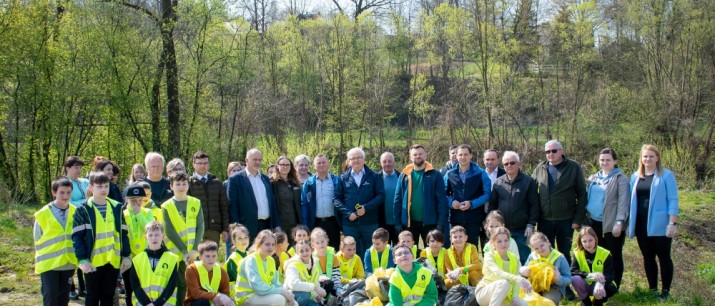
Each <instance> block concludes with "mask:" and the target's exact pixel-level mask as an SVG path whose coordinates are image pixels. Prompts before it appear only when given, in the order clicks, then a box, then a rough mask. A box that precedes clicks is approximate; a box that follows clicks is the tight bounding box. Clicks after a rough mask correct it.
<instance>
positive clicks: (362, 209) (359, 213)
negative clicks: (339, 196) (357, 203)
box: [356, 207, 365, 217]
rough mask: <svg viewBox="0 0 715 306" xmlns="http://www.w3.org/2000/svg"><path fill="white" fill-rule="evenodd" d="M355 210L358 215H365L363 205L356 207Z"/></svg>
mask: <svg viewBox="0 0 715 306" xmlns="http://www.w3.org/2000/svg"><path fill="white" fill-rule="evenodd" d="M356 212H357V215H358V216H359V217H362V216H364V215H365V207H360V209H358V210H357V211H356Z"/></svg>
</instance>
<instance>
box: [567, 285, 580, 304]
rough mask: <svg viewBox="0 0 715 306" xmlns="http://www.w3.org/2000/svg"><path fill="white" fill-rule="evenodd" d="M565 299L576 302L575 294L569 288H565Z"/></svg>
mask: <svg viewBox="0 0 715 306" xmlns="http://www.w3.org/2000/svg"><path fill="white" fill-rule="evenodd" d="M566 299H567V300H569V301H571V302H574V301H576V300H577V298H576V294H575V293H574V292H573V289H571V286H567V287H566Z"/></svg>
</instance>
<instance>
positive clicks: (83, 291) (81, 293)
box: [79, 290, 87, 297]
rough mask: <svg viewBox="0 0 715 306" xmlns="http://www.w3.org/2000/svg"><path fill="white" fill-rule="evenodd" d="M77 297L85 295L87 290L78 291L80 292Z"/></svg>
mask: <svg viewBox="0 0 715 306" xmlns="http://www.w3.org/2000/svg"><path fill="white" fill-rule="evenodd" d="M79 297H87V291H86V290H82V291H80V292H79Z"/></svg>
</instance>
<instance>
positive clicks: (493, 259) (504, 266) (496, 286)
mask: <svg viewBox="0 0 715 306" xmlns="http://www.w3.org/2000/svg"><path fill="white" fill-rule="evenodd" d="M488 234H489V236H490V239H489V243H490V244H491V246H492V247H491V250H490V251H485V253H484V270H483V271H484V278H482V280H481V281H479V284H477V288H476V290H475V294H474V295H475V297H476V299H477V302H478V303H479V305H505V304H506V305H514V306H517V305H520V306H526V305H527V304H526V301H524V300H522V299H520V298H519V287H521V288H523V289H524V293H529V292H531V283H529V281H528V280H527V279H525V278H523V277H521V276H520V275H519V268H520V267H521V262H520V261H519V258H518V257H517V255H516V253H513V252H512V251H510V250H509V245H510V239H511V233H509V230H508V229H507V228H506V227H496V228H492V229H491V230H490V231H489V233H488Z"/></svg>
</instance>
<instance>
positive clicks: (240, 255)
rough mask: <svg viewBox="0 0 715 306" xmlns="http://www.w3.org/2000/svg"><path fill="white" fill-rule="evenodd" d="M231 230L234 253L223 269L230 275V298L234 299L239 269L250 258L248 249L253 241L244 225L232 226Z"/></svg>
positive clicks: (235, 224) (236, 224)
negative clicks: (244, 260)
mask: <svg viewBox="0 0 715 306" xmlns="http://www.w3.org/2000/svg"><path fill="white" fill-rule="evenodd" d="M230 228H231V241H233V242H234V244H233V251H232V252H231V255H230V256H229V257H228V259H227V260H226V262H225V263H224V264H223V268H224V270H226V273H227V274H228V282H229V284H230V286H231V291H230V293H231V294H230V295H229V296H231V297H233V295H234V288H235V285H236V277H237V275H238V268H239V267H240V266H241V260H243V259H244V258H246V256H248V253H247V252H246V249H248V244H249V243H251V239H250V238H249V236H250V232H249V231H248V228H246V227H245V226H243V225H242V224H238V223H234V224H231V225H230Z"/></svg>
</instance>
